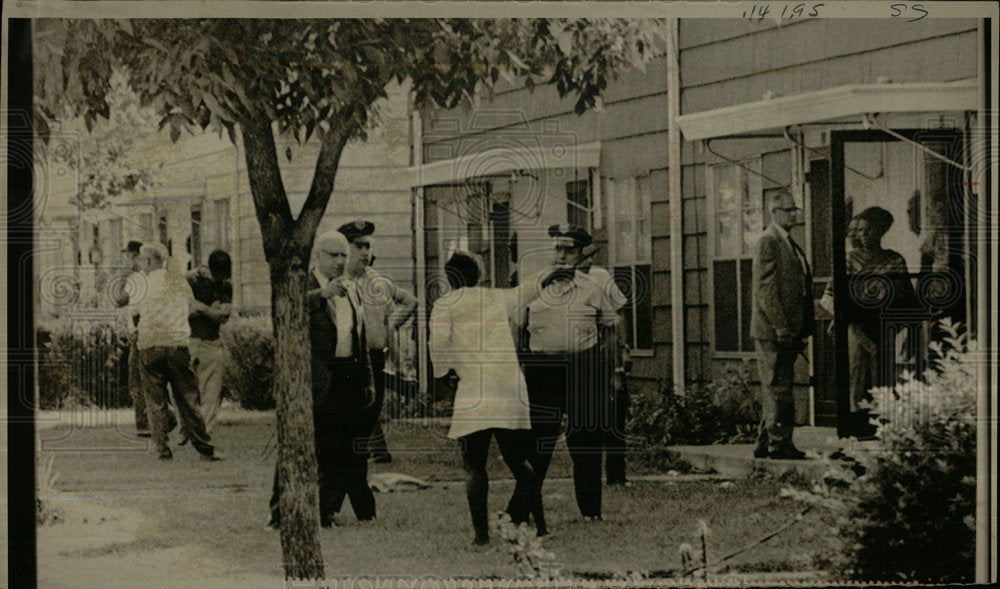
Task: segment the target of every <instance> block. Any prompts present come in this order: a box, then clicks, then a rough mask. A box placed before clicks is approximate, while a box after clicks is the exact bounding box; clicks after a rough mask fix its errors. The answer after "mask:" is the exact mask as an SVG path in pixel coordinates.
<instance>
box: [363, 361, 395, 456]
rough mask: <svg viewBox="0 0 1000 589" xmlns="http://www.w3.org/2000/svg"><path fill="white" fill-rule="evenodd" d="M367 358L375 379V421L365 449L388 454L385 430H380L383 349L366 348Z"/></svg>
mask: <svg viewBox="0 0 1000 589" xmlns="http://www.w3.org/2000/svg"><path fill="white" fill-rule="evenodd" d="M368 359H369V361H370V362H371V365H372V378H373V379H374V381H375V407H374V408H373V411H374V412H375V423H373V424H372V435H371V437H370V438H368V440H367V442H366V443H367V449H368V451H369V452H370V453H371V454H372V455H376V456H377V455H379V454H388V453H389V448H388V446H387V445H386V442H385V432H383V431H382V420H381V419H380V417H381V415H382V407H383V406H384V405H385V350H371V349H369V350H368Z"/></svg>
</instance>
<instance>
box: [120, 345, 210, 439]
mask: <svg viewBox="0 0 1000 589" xmlns="http://www.w3.org/2000/svg"><path fill="white" fill-rule="evenodd" d="M139 361H140V366H141V372H142V376H141V378H142V387H143V390H144V391H145V393H146V409H147V411H148V413H149V417H150V420H151V421H152V426H153V431H152V439H153V443H154V444H155V445H156V450H157V452H159V454H160V456H169V455H170V448H169V447H168V446H167V432H168V431H170V429H171V428H170V424H169V421H170V420H171V417H170V408H169V407H168V406H167V399H168V397H167V384H168V383H169V384H170V388H171V389H172V390H173V393H174V403H176V405H177V413H178V415H180V418H181V427H182V428H183V431H184V433H185V435H186V436H187V437H188V440H190V441H191V445H192V446H194V448H195V450H197V451H198V452H200V453H201V454H204V455H206V456H211V455H212V454H214V452H215V448H214V447H213V446H212V444H211V438H210V437H209V435H208V432H207V431H206V430H205V422H204V421H203V420H202V417H201V409H200V407H199V402H198V382H197V381H196V380H195V376H194V373H193V372H191V356H190V355H189V354H188V349H187V346H157V347H153V348H149V349H146V350H139Z"/></svg>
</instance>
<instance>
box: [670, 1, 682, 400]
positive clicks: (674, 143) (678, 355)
mask: <svg viewBox="0 0 1000 589" xmlns="http://www.w3.org/2000/svg"><path fill="white" fill-rule="evenodd" d="M677 38H678V20H677V19H676V18H669V19H667V170H668V183H669V187H668V191H669V193H670V309H671V315H672V317H671V322H670V323H671V327H670V329H671V332H670V333H671V341H672V342H673V345H671V348H670V349H671V353H672V355H673V385H674V388H673V390H674V393H675V394H678V395H681V394H684V251H683V246H684V236H683V234H682V231H683V223H682V222H683V219H684V217H683V214H684V200H683V199H684V195H683V194H681V130H680V127H678V126H677V118H678V117H679V116H680V114H681V97H680V88H681V79H680V78H681V76H680V56H679V54H678V53H679V47H678V45H677Z"/></svg>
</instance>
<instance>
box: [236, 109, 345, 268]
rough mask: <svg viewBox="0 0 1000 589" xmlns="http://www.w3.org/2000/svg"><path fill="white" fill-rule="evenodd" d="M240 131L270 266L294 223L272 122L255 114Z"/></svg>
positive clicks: (289, 235) (242, 124) (251, 190)
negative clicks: (282, 178)
mask: <svg viewBox="0 0 1000 589" xmlns="http://www.w3.org/2000/svg"><path fill="white" fill-rule="evenodd" d="M240 128H241V130H242V134H243V146H244V149H245V150H246V162H247V175H248V176H249V177H250V192H251V193H252V194H253V204H254V208H255V209H256V212H257V220H258V221H259V222H260V230H261V235H262V237H263V240H264V255H265V256H266V258H267V261H268V263H269V264H273V263H274V262H278V261H279V260H278V259H277V258H276V256H278V255H279V254H280V253H281V252H282V251H283V250H284V249H285V248H286V247H287V246H288V241H289V237H291V236H292V235H293V231H294V227H295V221H294V219H292V211H291V209H290V208H289V206H288V198H287V197H286V195H285V186H284V183H283V182H282V181H281V170H280V168H279V167H278V151H277V148H276V147H275V145H274V134H273V133H272V131H271V121H270V119H268V117H267V115H265V114H264V113H263V112H259V111H258V112H255V113H251V115H250V116H249V117H247V118H246V119H244V120H242V121H240ZM331 184H332V180H331Z"/></svg>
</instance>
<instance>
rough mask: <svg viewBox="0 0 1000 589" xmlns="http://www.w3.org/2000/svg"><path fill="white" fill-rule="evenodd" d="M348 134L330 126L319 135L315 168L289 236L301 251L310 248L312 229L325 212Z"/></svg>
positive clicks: (313, 236)
mask: <svg viewBox="0 0 1000 589" xmlns="http://www.w3.org/2000/svg"><path fill="white" fill-rule="evenodd" d="M348 137H350V133H348V132H347V131H346V130H344V129H331V130H330V131H329V132H327V133H324V134H323V135H322V142H323V143H322V146H321V147H320V150H319V158H317V160H316V171H315V172H314V173H313V179H312V185H311V186H310V187H309V195H308V196H307V197H306V202H305V204H303V205H302V212H301V213H299V218H298V220H297V221H296V223H295V233H294V237H293V239H294V240H295V243H296V245H297V246H298V247H300V248H303V249H304V250H305V251H308V250H309V249H310V248H311V247H312V243H313V239H314V238H315V236H316V228H317V227H318V226H319V222H320V220H321V219H322V218H323V213H325V212H326V205H327V204H328V203H329V202H330V195H331V194H332V193H333V185H334V180H335V179H336V177H337V168H338V167H339V166H340V155H341V154H342V153H343V152H344V146H345V145H347V139H348Z"/></svg>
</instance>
